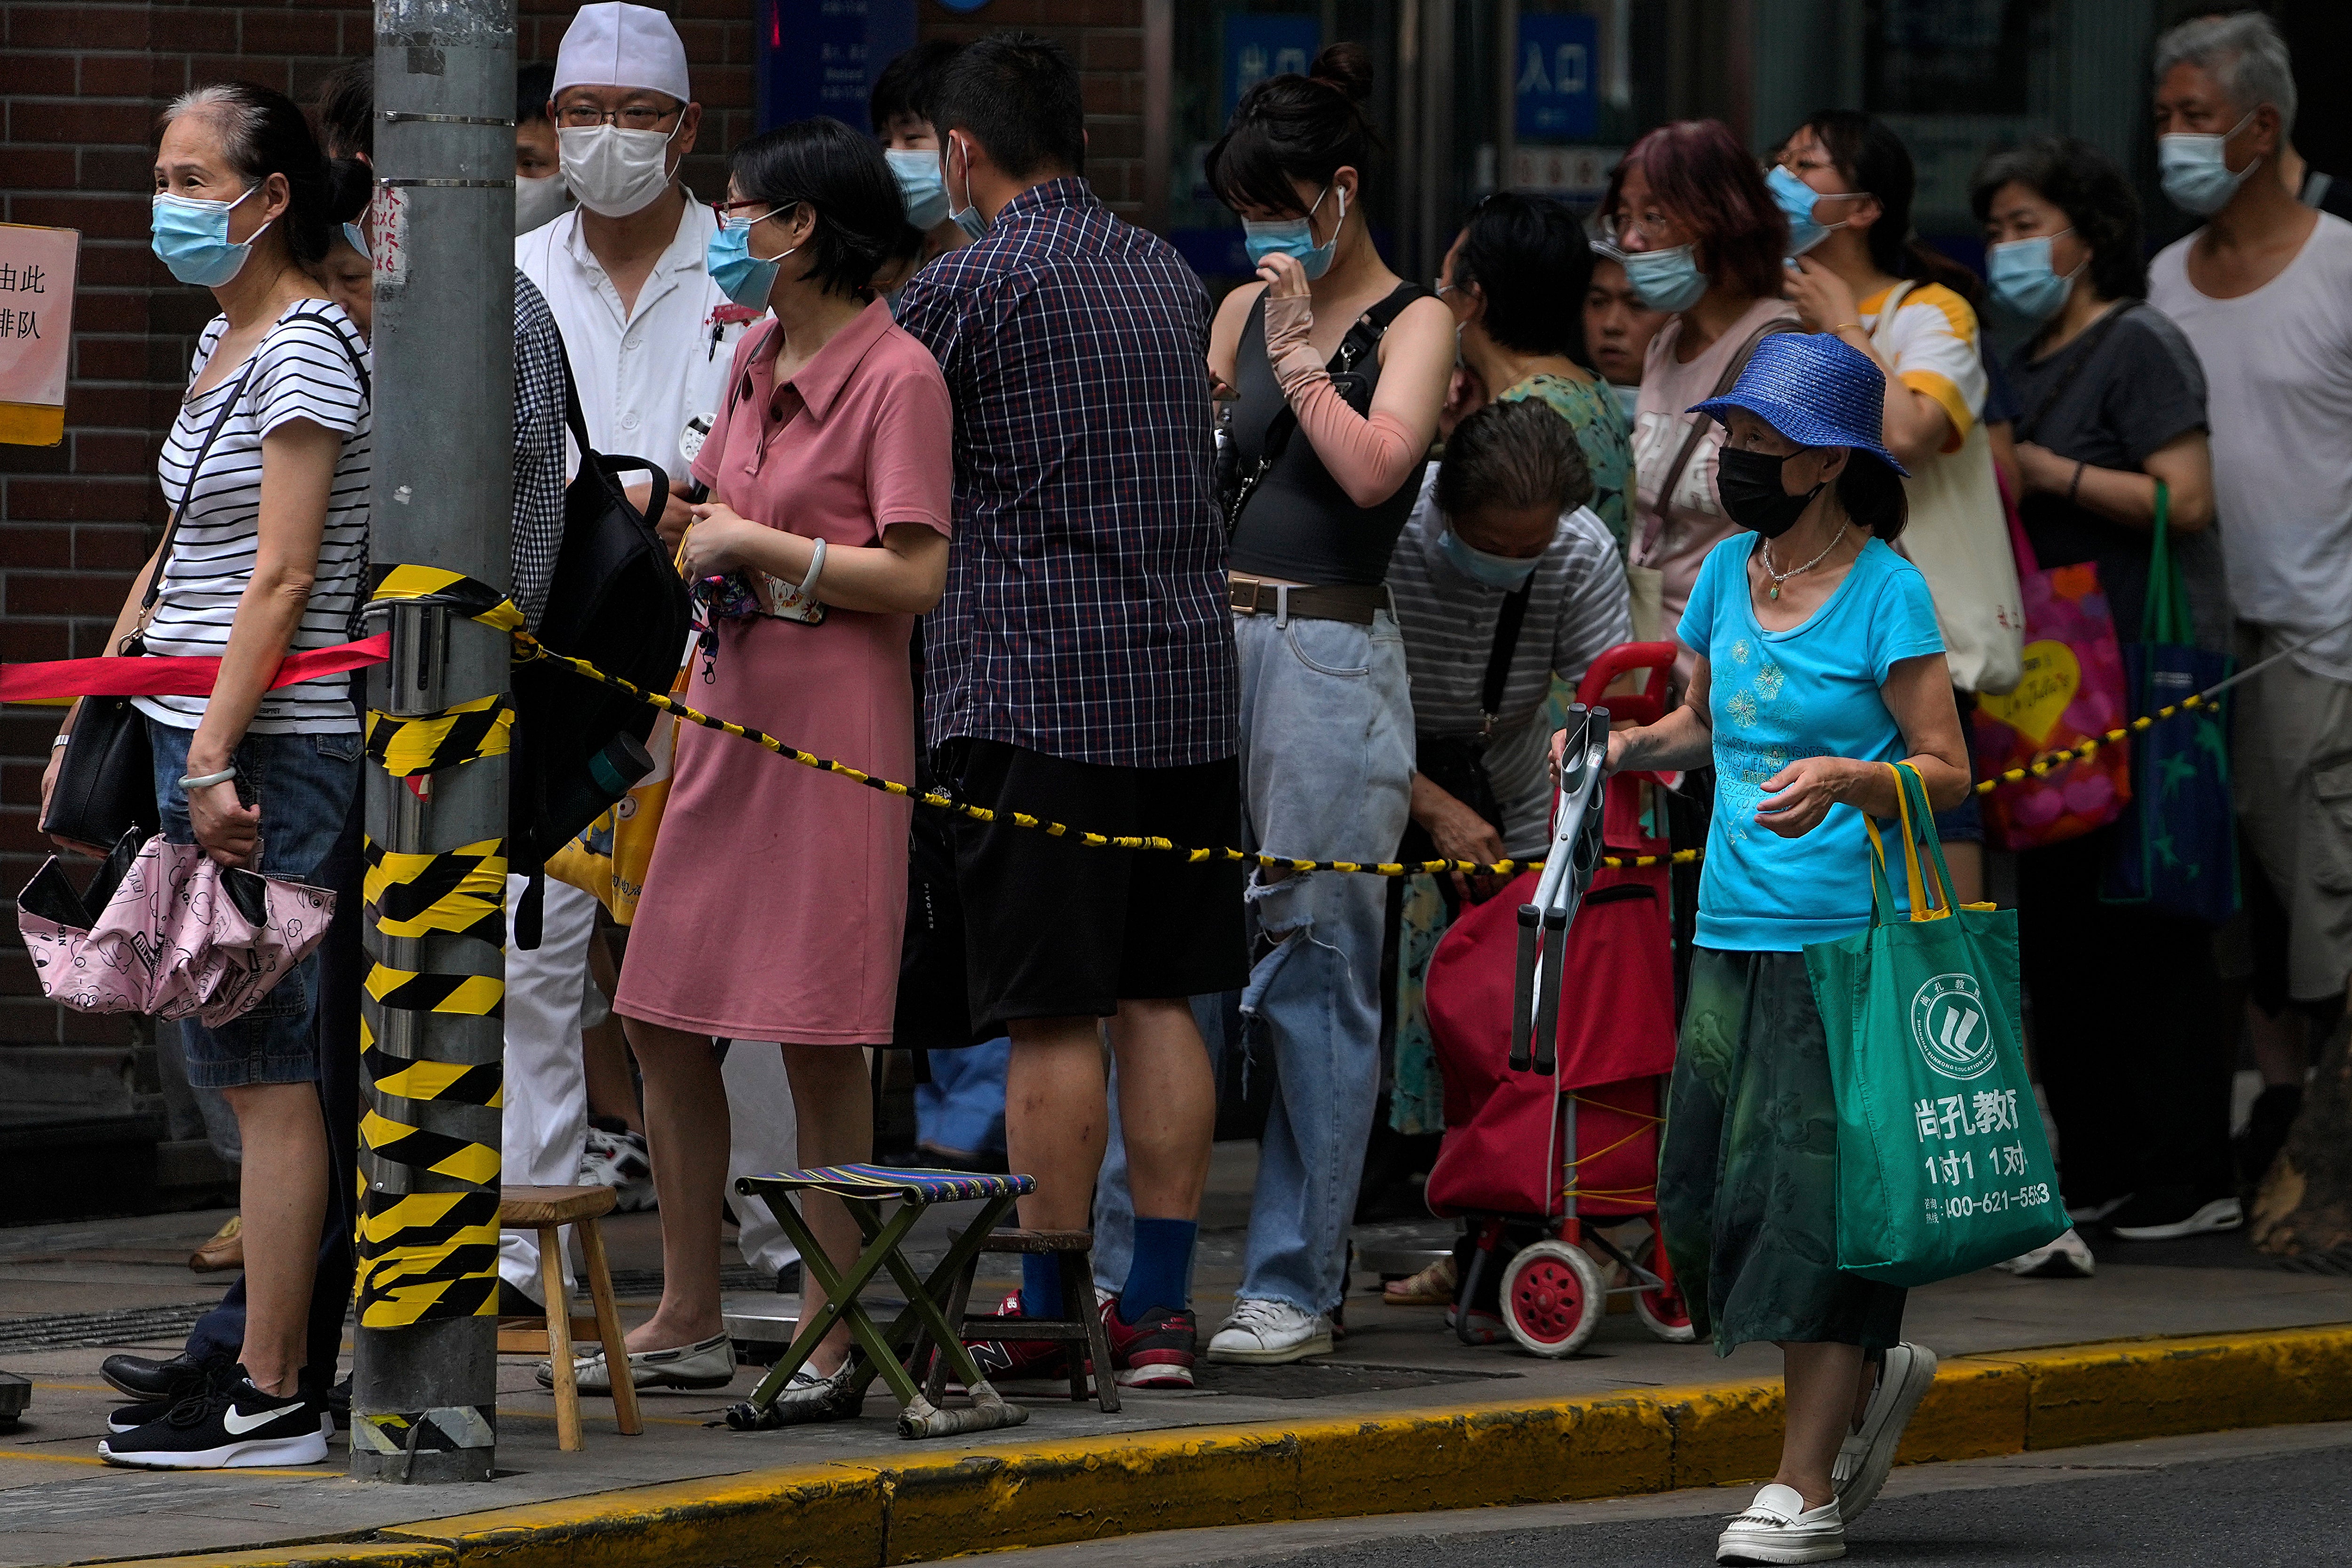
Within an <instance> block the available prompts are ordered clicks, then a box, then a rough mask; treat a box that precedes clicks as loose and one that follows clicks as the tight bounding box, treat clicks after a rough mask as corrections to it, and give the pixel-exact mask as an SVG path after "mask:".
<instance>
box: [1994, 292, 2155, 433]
mask: <svg viewBox="0 0 2352 1568" xmlns="http://www.w3.org/2000/svg"><path fill="white" fill-rule="evenodd" d="M2139 303H2140V302H2139V301H2138V300H2122V301H2120V302H2118V303H2117V304H2116V307H2115V309H2113V310H2109V311H2108V312H2107V313H2106V314H2105V316H2103V317H2101V318H2100V319H2099V320H2098V321H2094V322H2092V323H2091V326H2090V328H2089V330H2087V331H2084V333H2083V335H2082V336H2081V337H2080V338H2078V339H2076V340H2075V341H2074V344H2073V345H2072V346H2073V348H2074V358H2072V359H2070V360H2068V361H2067V362H2066V363H2065V364H2064V366H2063V367H2062V368H2061V369H2060V370H2059V372H2058V379H2057V380H2055V381H2053V382H2052V383H2051V384H2050V390H2049V391H2047V392H2045V393H2043V394H2042V401H2041V402H2039V403H2037V404H2035V405H2033V412H2032V413H2031V414H2029V415H2027V416H2025V418H2024V419H2023V420H2021V422H2020V423H2019V424H2018V426H2017V430H2016V437H2017V439H2019V440H2021V441H2031V440H2032V439H2033V436H2034V432H2036V431H2038V430H2040V429H2041V428H2042V420H2044V419H2046V418H2048V417H2049V416H2050V411H2051V410H2052V409H2053V408H2055V407H2057V406H2058V400H2059V399H2060V398H2062V397H2063V396H2065V395H2066V389H2067V388H2068V387H2070V386H2073V385H2074V378H2075V377H2076V376H2078V375H2080V374H2083V367H2084V365H2086V364H2088V363H2091V357H2092V356H2093V355H2094V354H2095V353H2098V352H2099V345H2100V344H2101V343H2103V342H2106V338H2107V334H2108V333H2109V332H2111V331H2115V328H2116V322H2117V321H2122V320H2123V319H2124V318H2125V317H2126V316H2128V315H2130V314H2131V313H2132V311H2133V310H2137V308H2138V306H2139Z"/></svg>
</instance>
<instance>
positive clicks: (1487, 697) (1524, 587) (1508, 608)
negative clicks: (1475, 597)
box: [1478, 572, 1536, 733]
mask: <svg viewBox="0 0 2352 1568" xmlns="http://www.w3.org/2000/svg"><path fill="white" fill-rule="evenodd" d="M1535 591H1536V579H1535V574H1534V573H1532V572H1531V573H1529V574H1528V580H1527V581H1526V582H1524V583H1522V584H1519V585H1518V586H1517V588H1514V589H1512V590H1511V592H1510V593H1508V594H1507V595H1504V598H1503V611H1502V614H1501V615H1499V616H1496V618H1495V646H1494V647H1492V648H1490V649H1489V650H1488V651H1487V654H1486V682H1485V684H1484V685H1483V686H1482V687H1481V688H1480V689H1479V692H1478V720H1479V728H1480V730H1481V731H1482V732H1486V733H1492V732H1493V731H1494V728H1495V721H1496V720H1497V719H1499V718H1500V717H1502V712H1503V688H1504V686H1505V685H1506V684H1507V683H1508V682H1509V680H1510V679H1511V657H1512V655H1514V654H1516V653H1517V652H1518V648H1519V627H1520V626H1521V624H1522V623H1524V622H1525V621H1526V620H1527V618H1528V600H1529V599H1531V598H1533V597H1534V596H1535Z"/></svg>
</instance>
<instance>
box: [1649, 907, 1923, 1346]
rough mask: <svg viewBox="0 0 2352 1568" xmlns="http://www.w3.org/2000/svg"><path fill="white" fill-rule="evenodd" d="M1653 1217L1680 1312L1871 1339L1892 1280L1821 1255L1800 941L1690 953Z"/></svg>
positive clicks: (1819, 1066)
mask: <svg viewBox="0 0 2352 1568" xmlns="http://www.w3.org/2000/svg"><path fill="white" fill-rule="evenodd" d="M1658 1216H1659V1219H1660V1221H1661V1223H1662V1225H1663V1227H1664V1232H1665V1239H1666V1256H1667V1257H1668V1258H1670V1259H1672V1260H1673V1263H1674V1266H1675V1275H1676V1276H1677V1277H1678V1279H1679V1282H1680V1283H1681V1285H1682V1289H1683V1296H1684V1299H1685V1300H1687V1301H1688V1302H1689V1303H1690V1313H1691V1321H1692V1323H1693V1325H1694V1326H1695V1327H1696V1329H1697V1331H1698V1332H1699V1334H1700V1336H1701V1337H1705V1336H1706V1335H1708V1334H1710V1333H1711V1334H1713V1335H1714V1337H1715V1351H1716V1353H1717V1355H1729V1354H1730V1353H1731V1352H1732V1350H1733V1348H1734V1347H1735V1346H1738V1345H1743V1344H1746V1343H1748V1342H1749V1341H1751V1340H1769V1341H1775V1342H1787V1341H1800V1342H1813V1341H1820V1342H1831V1343H1836V1344H1850V1345H1853V1344H1858V1345H1861V1346H1863V1347H1864V1349H1865V1350H1871V1351H1882V1350H1885V1348H1886V1347H1888V1346H1889V1345H1892V1344H1894V1343H1895V1342H1896V1341H1897V1340H1898V1339H1899V1338H1900V1337H1901V1332H1902V1328H1903V1299H1904V1294H1905V1292H1904V1291H1903V1290H1902V1289H1899V1288H1898V1287H1895V1286H1893V1285H1881V1284H1879V1283H1877V1282H1876V1281H1874V1280H1870V1279H1860V1278H1858V1277H1856V1276H1854V1275H1851V1274H1842V1273H1840V1272H1839V1271H1838V1267H1837V1097H1836V1093H1835V1091H1834V1090H1833V1089H1832V1087H1831V1083H1830V1062H1829V1046H1828V1042H1827V1041H1826V1040H1825V1039H1824V1038H1823V1037H1822V1016H1821V1013H1820V1010H1819V1009H1818V1008H1816V1007H1815V1005H1813V988H1812V985H1811V982H1810V981H1809V980H1807V978H1806V975H1805V955H1804V954H1803V953H1801V952H1718V951H1717V950H1715V949H1713V948H1705V947H1702V948H1697V949H1695V950H1694V951H1693V952H1692V954H1691V969H1690V1000H1689V1003H1688V1004H1687V1005H1686V1006H1685V1009H1684V1013H1683V1037H1682V1049H1681V1050H1680V1051H1679V1052H1678V1053H1677V1054H1676V1056H1675V1077H1674V1087H1673V1089H1672V1090H1671V1091H1670V1092H1669V1095H1668V1099H1667V1105H1666V1137H1665V1147H1664V1150H1663V1151H1662V1152H1661V1153H1660V1156H1659V1162H1658Z"/></svg>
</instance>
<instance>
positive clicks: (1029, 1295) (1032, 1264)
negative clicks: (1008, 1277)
mask: <svg viewBox="0 0 2352 1568" xmlns="http://www.w3.org/2000/svg"><path fill="white" fill-rule="evenodd" d="M1021 1315H1022V1316H1023V1317H1024V1318H1058V1317H1060V1316H1061V1315H1062V1260H1061V1259H1060V1258H1057V1257H1055V1256H1054V1255H1053V1254H1051V1253H1047V1252H1024V1253H1023V1254H1022V1255H1021Z"/></svg>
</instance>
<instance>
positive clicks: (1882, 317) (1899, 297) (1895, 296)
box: [1870, 278, 1920, 348]
mask: <svg viewBox="0 0 2352 1568" xmlns="http://www.w3.org/2000/svg"><path fill="white" fill-rule="evenodd" d="M1919 283H1920V279H1916V278H1906V279H1903V280H1902V281H1901V282H1899V283H1894V284H1890V285H1889V286H1888V287H1887V290H1886V300H1885V303H1884V304H1882V305H1880V306H1879V307H1878V325H1877V326H1876V327H1874V328H1873V329H1872V331H1871V333H1870V346H1871V347H1872V348H1877V347H1879V341H1878V340H1879V336H1880V334H1882V333H1884V332H1885V331H1887V330H1888V329H1889V328H1891V327H1893V326H1894V325H1895V311H1897V310H1901V309H1903V302H1904V301H1905V300H1908V299H1910V298H1911V290H1912V289H1916V288H1917V287H1918V286H1919Z"/></svg>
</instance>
